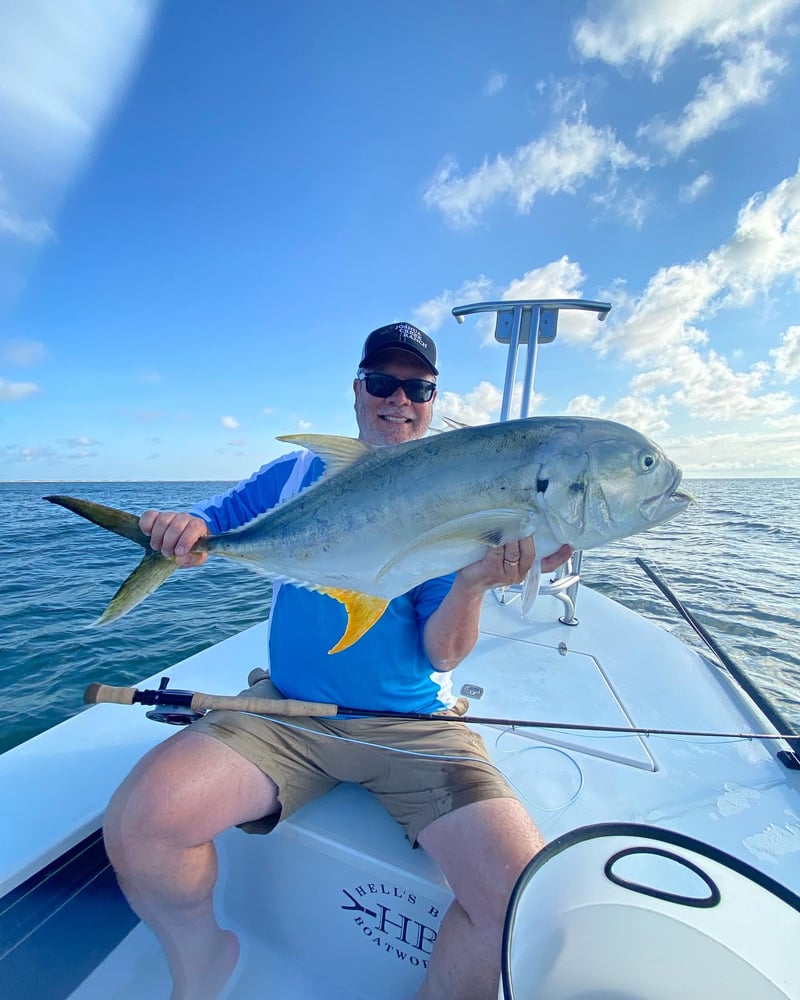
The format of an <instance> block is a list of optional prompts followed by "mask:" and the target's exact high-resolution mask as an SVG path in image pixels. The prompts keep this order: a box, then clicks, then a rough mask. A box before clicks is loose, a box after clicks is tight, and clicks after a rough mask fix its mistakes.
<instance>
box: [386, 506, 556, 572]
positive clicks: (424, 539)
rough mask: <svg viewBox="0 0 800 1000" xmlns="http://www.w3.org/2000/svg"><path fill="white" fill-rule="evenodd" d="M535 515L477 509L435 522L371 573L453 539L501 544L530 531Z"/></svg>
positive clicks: (453, 541)
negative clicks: (439, 522) (432, 526)
mask: <svg viewBox="0 0 800 1000" xmlns="http://www.w3.org/2000/svg"><path fill="white" fill-rule="evenodd" d="M537 520H538V518H537V515H536V512H535V511H531V510H519V509H516V510H514V509H511V510H502V509H500V510H481V511H477V512H475V513H474V514H465V515H464V516H463V517H457V518H454V520H452V521H445V522H444V524H437V525H436V527H435V528H431V529H430V531H426V532H425V533H424V534H422V535H418V536H417V537H416V538H415V539H414V540H413V541H412V542H411V543H410V544H408V545H406V547H405V548H403V549H401V550H400V551H399V552H397V553H396V554H395V555H394V556H392V558H391V559H390V560H389V561H388V562H387V563H385V565H383V566H382V567H381V569H380V571H379V572H378V575H377V576H376V577H375V581H376V582H377V581H378V580H380V579H381V577H382V576H385V575H386V573H388V572H389V571H390V570H392V569H394V568H395V567H396V566H397V565H399V564H400V563H401V562H402V561H403V560H404V559H407V558H408V557H409V556H412V555H414V554H415V553H417V552H420V551H423V550H425V549H431V548H435V547H436V546H449V545H452V544H453V543H464V544H467V545H468V544H470V543H472V544H473V545H476V546H479V545H486V546H489V545H505V543H506V542H512V541H515V540H516V539H517V538H524V537H525V536H526V535H530V534H533V532H534V531H535V529H536V522H537Z"/></svg>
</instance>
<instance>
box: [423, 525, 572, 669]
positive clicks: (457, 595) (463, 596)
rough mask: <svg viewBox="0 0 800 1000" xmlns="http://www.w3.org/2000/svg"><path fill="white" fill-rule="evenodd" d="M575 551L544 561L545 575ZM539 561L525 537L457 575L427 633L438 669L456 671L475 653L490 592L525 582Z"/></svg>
mask: <svg viewBox="0 0 800 1000" xmlns="http://www.w3.org/2000/svg"><path fill="white" fill-rule="evenodd" d="M572 552H573V549H572V547H571V546H570V545H562V546H561V548H560V549H557V550H556V551H555V552H553V553H552V555H549V556H546V557H545V558H544V559H543V560H542V572H543V573H552V572H553V570H554V569H557V568H558V567H559V566H560V565H561V564H562V563H565V562H566V561H567V559H569V557H570V556H571V555H572ZM535 559H536V549H535V547H534V544H533V538H523V539H521V540H520V541H518V542H509V543H508V544H507V545H501V546H498V547H497V548H493V549H489V550H488V551H487V553H486V555H485V556H484V557H483V558H482V559H478V560H477V562H474V563H471V564H470V565H469V566H465V567H464V568H463V569H460V570H459V571H458V572H457V573H456V576H455V580H453V586H452V587H451V588H450V593H449V594H448V595H447V597H445V599H444V600H443V601H442V603H441V604H440V605H439V607H438V608H437V609H436V611H434V613H433V614H432V615H431V616H430V618H429V619H428V621H427V623H426V625H425V631H424V633H423V641H424V643H425V652H426V653H427V654H428V657H429V658H430V661H431V663H433V664H434V665H435V667H436V669H437V670H452V669H453V667H457V666H458V664H459V663H461V661H462V660H463V659H464V657H465V656H466V655H467V654H468V653H470V652H471V651H472V648H473V647H474V645H475V643H476V642H477V641H478V626H479V622H480V614H481V605H482V604H483V598H484V595H485V594H486V591H487V590H489V589H491V588H492V587H510V586H512V585H513V584H515V583H522V581H523V580H524V579H525V576H526V574H527V573H528V570H529V569H530V568H531V566H533V563H534V560H535Z"/></svg>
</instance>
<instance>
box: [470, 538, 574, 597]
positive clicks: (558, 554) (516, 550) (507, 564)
mask: <svg viewBox="0 0 800 1000" xmlns="http://www.w3.org/2000/svg"><path fill="white" fill-rule="evenodd" d="M573 551H574V549H573V548H572V546H571V545H562V546H561V548H559V549H557V550H556V551H555V552H553V553H552V555H549V556H546V557H545V558H544V559H543V560H542V572H543V573H552V572H553V570H555V569H557V568H558V567H559V566H561V564H562V563H565V562H566V561H567V559H569V557H570V556H571V555H572V553H573ZM535 559H536V548H535V546H534V542H533V538H522V539H520V541H518V542H508V544H506V545H500V546H498V547H497V548H492V549H488V550H487V552H486V555H485V556H484V557H483V558H482V559H479V560H478V561H477V562H474V563H472V564H471V565H469V566H465V567H464V568H463V569H462V570H459V576H461V578H462V582H463V583H465V584H467V586H469V587H475V588H482V589H483V590H484V591H486V590H489V589H490V588H491V587H510V586H513V585H514V584H515V583H522V581H523V580H524V579H525V577H526V576H527V575H528V570H530V568H531V566H533V563H534V560H535Z"/></svg>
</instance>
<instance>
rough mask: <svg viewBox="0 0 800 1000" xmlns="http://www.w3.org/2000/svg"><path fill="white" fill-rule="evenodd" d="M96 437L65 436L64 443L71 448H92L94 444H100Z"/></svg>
mask: <svg viewBox="0 0 800 1000" xmlns="http://www.w3.org/2000/svg"><path fill="white" fill-rule="evenodd" d="M99 443H100V442H99V441H97V439H96V438H93V437H76V438H65V439H64V444H66V445H67V446H68V447H70V448H91V447H92V446H93V445H96V444H99Z"/></svg>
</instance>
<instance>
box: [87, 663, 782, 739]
mask: <svg viewBox="0 0 800 1000" xmlns="http://www.w3.org/2000/svg"><path fill="white" fill-rule="evenodd" d="M252 676H253V674H251V677H252ZM263 676H264V677H266V676H267V675H266V674H265V673H264V674H263ZM168 685H169V678H168V677H162V678H161V683H160V685H159V687H158V689H157V690H139V689H138V688H134V687H113V686H111V685H109V684H97V683H95V684H90V685H89V687H87V688H86V691H85V692H84V696H83V700H84V701H85V702H86V704H87V705H98V704H114V705H153V706H155V709H154V711H152V712H148V713H147V717H148V718H150V719H153V720H155V721H156V722H168V723H170V724H172V725H188V724H189V723H190V722H194V721H195V719H198V718H201V717H202V715H203V714H205V712H207V711H211V710H213V709H217V710H219V709H222V710H229V711H235V712H247V713H250V714H252V715H275V716H295V717H296V716H315V717H322V718H331V717H333V716H338V715H341V716H355V717H358V718H365V717H366V718H381V719H383V718H386V719H404V720H407V721H412V722H469V723H473V724H475V725H486V726H503V727H505V728H507V729H566V730H576V731H579V732H595V733H624V734H626V735H639V736H712V737H717V738H722V739H746V740H758V739H760V740H792V739H800V737H798V736H797V735H796V734H790V735H787V734H785V733H742V732H738V733H723V732H718V731H716V730H714V731H703V730H696V729H656V728H652V727H646V726H601V725H595V724H593V723H588V722H551V721H543V720H534V719H500V718H495V717H494V716H479V715H469V714H464V715H438V714H433V715H431V714H425V713H423V712H390V711H384V710H382V709H381V710H377V711H376V710H374V709H366V708H351V707H349V706H346V705H332V704H329V703H327V702H315V701H298V700H297V699H295V698H258V697H254V696H252V695H219V694H204V693H203V692H201V691H183V690H179V689H177V688H170V687H169V686H168Z"/></svg>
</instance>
